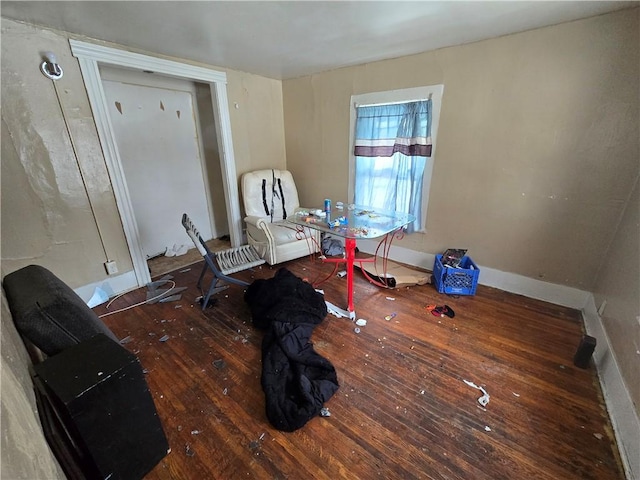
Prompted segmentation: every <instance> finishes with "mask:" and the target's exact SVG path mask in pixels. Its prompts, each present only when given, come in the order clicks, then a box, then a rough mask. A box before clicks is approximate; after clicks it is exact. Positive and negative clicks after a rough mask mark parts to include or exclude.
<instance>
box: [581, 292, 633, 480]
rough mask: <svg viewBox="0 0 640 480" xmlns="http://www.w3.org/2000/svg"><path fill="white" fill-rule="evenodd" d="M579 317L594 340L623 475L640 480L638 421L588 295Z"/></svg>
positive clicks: (599, 372) (593, 301) (600, 320)
mask: <svg viewBox="0 0 640 480" xmlns="http://www.w3.org/2000/svg"><path fill="white" fill-rule="evenodd" d="M582 317H583V319H584V325H585V328H586V330H587V333H588V334H589V335H591V336H592V337H595V339H596V350H595V352H594V355H593V360H594V363H595V365H596V368H597V370H598V378H599V380H600V385H601V387H602V393H603V395H604V401H605V403H606V405H607V410H608V411H609V418H610V419H611V423H612V425H613V431H614V433H615V436H616V440H617V443H618V449H619V450H620V457H621V458H622V464H623V466H624V471H625V475H626V477H627V478H628V479H629V480H640V419H639V418H638V415H637V413H636V410H635V408H634V406H633V401H632V400H631V396H630V395H629V391H628V390H627V387H626V385H625V383H624V380H623V378H622V374H621V373H620V370H619V369H618V364H617V362H616V358H615V355H614V354H613V352H612V351H611V345H610V343H609V337H608V336H607V333H606V331H605V329H604V326H603V325H602V319H601V318H600V315H598V310H597V308H596V304H595V300H594V298H593V295H591V294H590V295H589V299H588V301H587V303H586V304H585V306H584V308H583V309H582Z"/></svg>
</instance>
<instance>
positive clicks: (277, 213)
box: [242, 169, 300, 221]
mask: <svg viewBox="0 0 640 480" xmlns="http://www.w3.org/2000/svg"><path fill="white" fill-rule="evenodd" d="M283 198H284V206H283V201H282V199H283ZM242 200H243V203H244V211H245V213H246V214H247V215H249V216H257V217H268V218H269V219H271V217H272V212H273V220H274V221H276V220H283V219H284V217H285V214H286V216H288V215H291V214H293V211H294V210H295V209H296V208H298V207H299V206H300V200H299V199H298V190H297V189H296V184H295V182H294V181H293V176H292V175H291V172H289V171H287V170H275V169H268V170H256V171H254V172H249V173H245V174H244V175H242ZM283 208H284V210H283Z"/></svg>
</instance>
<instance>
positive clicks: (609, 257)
mask: <svg viewBox="0 0 640 480" xmlns="http://www.w3.org/2000/svg"><path fill="white" fill-rule="evenodd" d="M639 88H640V87H639ZM636 180H637V179H636ZM594 298H595V301H596V305H598V306H599V305H602V302H603V301H605V300H606V301H607V303H606V306H605V308H604V311H603V314H602V323H603V324H604V328H605V331H606V332H607V336H608V337H609V342H610V343H611V349H612V351H613V352H614V356H615V359H616V363H617V365H618V368H619V369H620V371H621V373H622V377H623V378H624V380H625V383H626V385H627V389H628V391H629V394H630V395H631V399H632V400H633V402H634V405H635V407H636V412H637V413H638V416H640V354H639V352H640V181H638V180H637V181H636V184H635V187H634V189H633V192H632V194H631V197H630V199H629V203H628V205H627V208H626V209H625V212H624V214H623V216H622V220H621V222H620V226H619V227H618V229H617V232H616V235H615V237H614V239H613V243H612V244H611V246H610V248H609V249H608V250H607V251H606V252H605V254H604V255H603V265H602V270H601V272H600V274H599V275H598V280H597V282H596V287H595V290H594Z"/></svg>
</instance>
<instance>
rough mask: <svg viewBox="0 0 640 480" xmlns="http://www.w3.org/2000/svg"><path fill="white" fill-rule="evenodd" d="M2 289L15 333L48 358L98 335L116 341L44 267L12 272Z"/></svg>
mask: <svg viewBox="0 0 640 480" xmlns="http://www.w3.org/2000/svg"><path fill="white" fill-rule="evenodd" d="M2 285H3V287H4V291H5V294H6V296H7V302H8V303H9V310H11V316H12V317H13V322H14V324H15V326H16V329H17V330H18V332H19V333H20V335H22V337H23V338H26V339H27V340H29V341H30V342H31V343H32V344H33V345H35V346H36V347H38V348H39V349H40V350H42V351H43V352H44V353H46V354H47V355H48V356H51V355H55V354H56V353H60V352H61V351H62V350H64V349H65V348H69V347H72V346H73V345H77V344H78V343H80V342H82V341H83V340H88V339H90V338H91V337H93V336H95V335H97V334H98V333H102V334H103V335H105V336H107V337H108V338H110V339H112V340H113V341H115V342H117V341H118V340H117V338H116V337H115V335H114V334H113V333H112V332H111V330H109V329H108V328H107V326H106V325H105V324H104V323H103V322H102V320H100V319H99V318H98V316H97V315H96V314H95V313H94V312H93V310H91V309H90V308H89V307H88V306H87V305H86V304H85V303H84V302H83V301H82V299H81V298H80V297H79V296H78V294H76V292H74V291H73V290H72V289H71V287H69V286H68V285H67V284H66V283H64V282H63V281H62V280H60V279H59V278H58V277H56V276H55V275H54V274H53V273H52V272H50V271H49V270H47V269H46V268H44V267H41V266H39V265H29V266H27V267H24V268H21V269H20V270H16V271H15V272H13V273H10V274H8V275H7V276H5V277H4V280H3V281H2Z"/></svg>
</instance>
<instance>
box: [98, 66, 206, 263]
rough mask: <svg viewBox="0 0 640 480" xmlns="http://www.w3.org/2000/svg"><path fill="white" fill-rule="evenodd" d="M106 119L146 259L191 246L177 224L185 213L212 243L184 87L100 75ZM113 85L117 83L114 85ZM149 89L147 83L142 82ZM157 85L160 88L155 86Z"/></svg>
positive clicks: (120, 74) (191, 93) (193, 114)
mask: <svg viewBox="0 0 640 480" xmlns="http://www.w3.org/2000/svg"><path fill="white" fill-rule="evenodd" d="M101 73H102V75H103V86H104V91H105V95H106V98H107V104H108V107H109V114H110V118H111V123H112V126H113V131H114V135H115V137H116V142H117V145H118V151H119V154H120V158H121V163H122V168H123V170H124V174H125V179H126V183H127V188H128V191H129V195H130V198H131V203H132V206H133V211H134V215H135V220H136V224H137V227H138V230H139V235H140V243H141V247H142V249H143V252H144V254H145V255H146V257H147V258H151V257H154V256H156V255H159V254H163V253H165V251H166V250H167V248H169V249H172V248H173V247H174V245H175V246H178V247H179V246H181V245H186V246H187V247H189V248H192V247H193V244H192V243H191V241H190V240H189V237H187V235H186V233H185V230H184V228H183V227H182V224H181V223H180V220H181V218H182V214H183V213H185V212H186V213H188V214H189V216H190V217H191V219H192V220H193V222H194V223H195V225H197V226H198V228H199V230H200V233H201V235H202V237H203V238H204V239H205V240H209V239H210V238H213V237H214V234H215V232H213V231H212V227H211V225H212V222H211V217H212V215H211V213H210V211H209V208H208V205H209V201H208V195H207V191H206V187H205V180H204V175H203V163H202V161H201V156H202V155H201V151H200V147H201V140H200V139H199V137H198V127H197V121H196V119H197V111H196V109H195V108H196V107H195V89H194V85H193V84H192V83H190V82H186V81H183V80H175V79H170V78H161V79H160V81H159V80H158V77H154V82H153V83H154V86H148V85H140V84H139V83H143V81H144V80H145V79H139V78H136V77H135V76H136V75H137V76H141V74H139V73H134V72H126V71H117V70H113V69H109V72H106V71H102V72H101ZM116 79H117V80H116ZM146 83H149V82H146ZM158 83H160V84H161V86H158Z"/></svg>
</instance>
